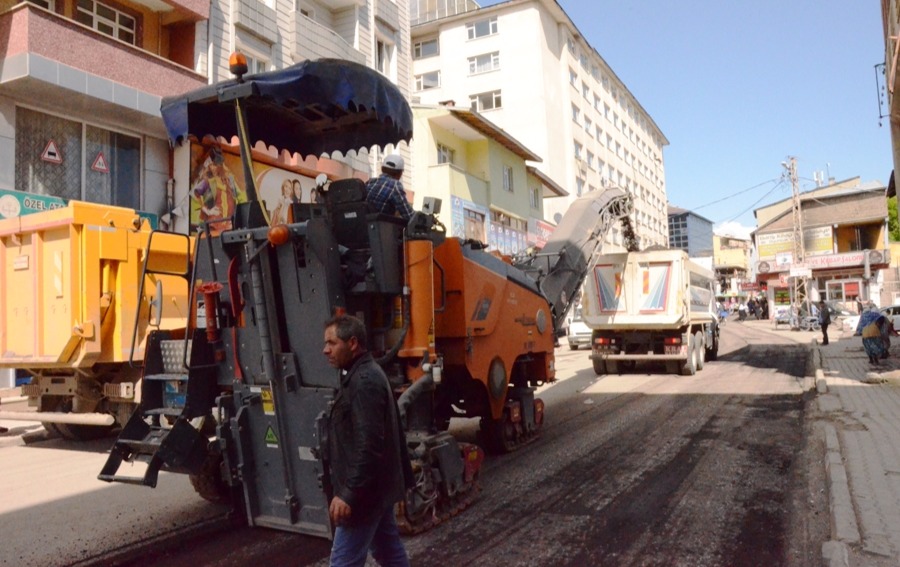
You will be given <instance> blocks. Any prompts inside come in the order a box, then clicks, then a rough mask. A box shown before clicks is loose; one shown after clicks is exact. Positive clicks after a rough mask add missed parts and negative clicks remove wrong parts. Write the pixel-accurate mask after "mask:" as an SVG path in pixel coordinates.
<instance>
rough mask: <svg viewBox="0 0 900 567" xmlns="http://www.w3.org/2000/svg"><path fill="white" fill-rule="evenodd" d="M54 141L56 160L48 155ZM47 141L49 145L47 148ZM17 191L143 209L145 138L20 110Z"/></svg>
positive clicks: (16, 142) (18, 112) (17, 141)
mask: <svg viewBox="0 0 900 567" xmlns="http://www.w3.org/2000/svg"><path fill="white" fill-rule="evenodd" d="M48 141H52V142H53V150H55V151H53V154H54V155H55V156H57V157H58V160H55V161H54V160H46V159H44V158H43V157H42V156H44V155H45V154H46V153H47V152H48V151H50V145H49V142H48ZM45 146H46V147H45ZM15 147H16V149H15V152H16V153H15V157H16V161H15V168H16V178H15V188H16V190H18V191H24V192H27V193H34V194H37V195H47V196H52V197H60V198H62V199H78V200H82V201H90V202H94V203H101V204H104V205H117V206H120V207H128V208H131V209H140V208H141V207H140V204H141V202H140V191H138V190H137V189H136V188H138V187H140V186H141V168H142V165H141V139H140V138H139V137H137V136H129V135H126V134H122V133H119V132H113V131H111V130H106V129H104V128H99V127H96V126H91V125H87V124H83V123H81V122H75V121H73V120H67V119H65V118H59V117H56V116H52V115H49V114H43V113H41V112H36V111H34V110H29V109H26V108H21V107H20V108H17V109H16V141H15Z"/></svg>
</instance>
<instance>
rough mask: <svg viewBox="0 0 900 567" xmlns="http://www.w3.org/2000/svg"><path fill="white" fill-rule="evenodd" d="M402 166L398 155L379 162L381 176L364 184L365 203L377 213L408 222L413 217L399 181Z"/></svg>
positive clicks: (411, 209)
mask: <svg viewBox="0 0 900 567" xmlns="http://www.w3.org/2000/svg"><path fill="white" fill-rule="evenodd" d="M403 165H404V164H403V158H402V157H400V156H399V155H397V154H390V155H388V156H385V158H384V161H382V162H381V175H379V176H378V177H373V178H372V179H369V181H368V182H367V183H366V201H368V202H369V204H370V205H372V207H373V208H374V209H375V210H376V211H377V212H379V213H385V214H387V215H393V214H397V215H399V216H400V217H401V218H402V219H403V220H406V221H408V220H409V219H410V217H412V215H413V208H412V205H410V204H409V201H408V200H407V199H406V191H404V190H403V182H402V181H400V178H401V177H402V176H403Z"/></svg>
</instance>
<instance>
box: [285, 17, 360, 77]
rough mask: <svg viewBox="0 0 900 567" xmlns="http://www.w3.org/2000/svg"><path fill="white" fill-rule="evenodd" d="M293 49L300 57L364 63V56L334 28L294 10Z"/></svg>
mask: <svg viewBox="0 0 900 567" xmlns="http://www.w3.org/2000/svg"><path fill="white" fill-rule="evenodd" d="M295 14H296V16H295V19H294V51H295V52H296V54H297V55H298V56H299V57H300V58H301V59H318V58H320V57H334V58H337V59H346V60H348V61H354V62H356V63H359V64H361V65H365V64H366V56H365V55H364V54H363V53H362V52H361V51H359V50H358V49H356V48H355V47H353V46H352V45H350V44H349V43H347V41H346V40H345V39H344V38H343V37H341V36H340V35H338V34H337V33H335V31H334V30H332V29H330V28H327V27H325V26H323V25H322V24H320V23H318V22H316V21H315V20H312V19H310V18H307V17H306V16H304V15H303V14H301V13H300V12H295Z"/></svg>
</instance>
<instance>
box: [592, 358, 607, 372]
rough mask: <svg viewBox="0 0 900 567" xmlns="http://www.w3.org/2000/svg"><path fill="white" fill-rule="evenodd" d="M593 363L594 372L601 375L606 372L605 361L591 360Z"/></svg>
mask: <svg viewBox="0 0 900 567" xmlns="http://www.w3.org/2000/svg"><path fill="white" fill-rule="evenodd" d="M591 362H593V363H594V374H596V375H597V376H603V375H604V374H606V363H605V362H603V361H602V360H592V361H591Z"/></svg>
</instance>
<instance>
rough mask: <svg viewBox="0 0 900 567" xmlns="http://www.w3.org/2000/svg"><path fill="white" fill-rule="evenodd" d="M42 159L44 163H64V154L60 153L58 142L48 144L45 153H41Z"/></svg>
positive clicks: (51, 141)
mask: <svg viewBox="0 0 900 567" xmlns="http://www.w3.org/2000/svg"><path fill="white" fill-rule="evenodd" d="M41 159H42V160H44V161H49V162H50V163H62V154H61V153H59V148H57V147H56V142H54V141H53V140H50V141H49V142H47V147H45V148H44V151H43V152H41Z"/></svg>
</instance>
